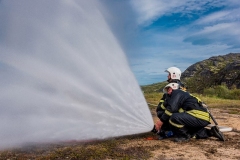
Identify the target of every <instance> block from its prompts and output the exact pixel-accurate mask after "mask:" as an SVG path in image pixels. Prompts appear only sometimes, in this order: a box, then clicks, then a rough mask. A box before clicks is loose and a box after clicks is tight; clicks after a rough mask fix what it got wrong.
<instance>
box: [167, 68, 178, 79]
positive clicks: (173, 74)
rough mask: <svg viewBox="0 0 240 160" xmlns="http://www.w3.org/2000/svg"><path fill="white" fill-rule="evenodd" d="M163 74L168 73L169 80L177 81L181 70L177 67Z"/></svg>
mask: <svg viewBox="0 0 240 160" xmlns="http://www.w3.org/2000/svg"><path fill="white" fill-rule="evenodd" d="M165 72H168V73H170V75H171V79H177V80H180V78H181V73H182V72H181V70H180V69H179V68H177V67H170V68H168V69H167V70H166V71H165Z"/></svg>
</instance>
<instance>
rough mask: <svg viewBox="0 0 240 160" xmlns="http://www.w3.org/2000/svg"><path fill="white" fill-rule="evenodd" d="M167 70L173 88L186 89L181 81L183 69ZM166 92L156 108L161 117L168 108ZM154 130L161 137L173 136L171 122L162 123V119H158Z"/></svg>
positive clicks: (171, 68) (172, 68)
mask: <svg viewBox="0 0 240 160" xmlns="http://www.w3.org/2000/svg"><path fill="white" fill-rule="evenodd" d="M165 72H167V73H168V76H167V78H168V79H167V81H168V82H169V84H171V85H172V88H173V89H182V90H186V89H185V87H184V84H183V83H181V80H180V78H181V70H180V69H179V68H177V67H170V68H168V69H167V70H166V71H165ZM166 95H167V94H166V93H164V94H163V97H162V98H161V99H160V102H159V104H158V106H157V108H156V112H157V116H158V118H159V119H160V117H161V116H162V115H163V114H164V112H165V110H166V108H165V99H166ZM152 132H154V133H157V134H158V135H160V137H159V139H162V138H165V137H171V136H173V134H172V131H170V128H169V123H168V122H165V123H162V122H161V121H160V120H158V121H157V122H156V124H155V126H154V128H153V130H152Z"/></svg>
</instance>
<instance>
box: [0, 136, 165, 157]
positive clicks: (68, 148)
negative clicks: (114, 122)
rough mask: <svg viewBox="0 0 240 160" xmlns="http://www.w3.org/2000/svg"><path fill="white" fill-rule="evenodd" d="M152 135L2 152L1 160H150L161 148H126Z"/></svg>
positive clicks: (138, 146)
mask: <svg viewBox="0 0 240 160" xmlns="http://www.w3.org/2000/svg"><path fill="white" fill-rule="evenodd" d="M151 135H152V134H151V133H145V134H139V135H131V136H125V137H118V138H112V139H106V140H102V141H100V140H99V141H97V140H96V141H94V142H85V143H83V142H72V143H69V144H58V145H46V146H29V147H27V148H20V149H12V150H7V151H1V152H0V160H3V159H4V160H5V159H36V160H45V159H48V160H55V159H70V160H79V159H81V160H85V159H86V160H91V159H94V160H102V159H121V160H129V159H148V158H149V157H151V156H152V153H151V150H153V149H154V148H155V147H156V148H159V147H160V144H159V146H152V147H151V146H150V147H149V146H142V145H141V144H135V145H130V146H126V144H128V143H129V142H130V141H131V140H139V141H142V140H143V139H145V138H147V137H148V136H151ZM156 148H155V149H156Z"/></svg>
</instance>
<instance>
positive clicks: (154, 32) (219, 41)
mask: <svg viewBox="0 0 240 160" xmlns="http://www.w3.org/2000/svg"><path fill="white" fill-rule="evenodd" d="M101 2H103V4H104V6H105V7H106V8H107V12H106V13H105V14H106V16H105V17H106V20H107V21H108V23H109V26H110V28H111V30H112V31H113V33H114V34H115V36H116V37H117V39H118V41H119V44H120V45H121V47H122V48H123V50H124V52H125V53H126V56H127V58H128V61H129V65H130V67H131V70H132V71H133V73H134V75H135V77H136V79H137V81H138V83H139V84H140V85H148V84H153V83H157V82H162V81H166V80H167V73H166V72H165V70H166V69H167V68H169V67H172V66H175V67H178V68H179V69H180V70H181V71H182V72H184V71H185V70H186V69H187V68H188V67H189V66H191V65H192V64H194V63H197V62H199V61H202V60H205V59H208V58H210V57H212V56H218V55H226V54H228V53H239V52H240V29H239V26H240V2H239V0H201V1H192V0H181V1H177V0H129V1H126V0H119V1H109V0H102V1H101Z"/></svg>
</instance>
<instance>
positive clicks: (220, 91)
mask: <svg viewBox="0 0 240 160" xmlns="http://www.w3.org/2000/svg"><path fill="white" fill-rule="evenodd" d="M203 94H204V95H206V96H210V97H218V98H224V99H240V89H233V90H229V89H228V88H227V86H226V85H220V86H215V87H211V88H207V89H204V91H203Z"/></svg>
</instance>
